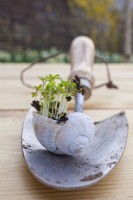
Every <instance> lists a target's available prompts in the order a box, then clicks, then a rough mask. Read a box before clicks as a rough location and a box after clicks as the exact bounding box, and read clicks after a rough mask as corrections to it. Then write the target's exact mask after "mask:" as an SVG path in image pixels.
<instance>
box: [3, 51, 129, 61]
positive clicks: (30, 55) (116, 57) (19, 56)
mask: <svg viewBox="0 0 133 200" xmlns="http://www.w3.org/2000/svg"><path fill="white" fill-rule="evenodd" d="M58 52H59V51H58V50H57V49H56V48H51V49H50V50H41V51H37V50H30V49H29V50H26V51H24V52H21V53H10V52H9V51H0V62H1V63H7V62H9V63H12V62H14V63H32V62H35V61H38V60H39V59H42V58H45V57H48V56H50V55H53V54H56V53H58ZM96 55H98V56H100V57H102V58H103V59H105V60H106V61H107V62H109V63H122V62H125V58H124V56H123V55H121V54H118V53H109V52H101V51H98V50H97V51H96ZM69 62H70V59H69V52H68V53H62V54H61V55H59V56H57V57H54V58H51V59H49V60H47V61H46V63H69ZM95 62H96V63H100V62H101V61H100V60H99V59H97V58H96V59H95ZM131 62H133V56H132V58H131Z"/></svg>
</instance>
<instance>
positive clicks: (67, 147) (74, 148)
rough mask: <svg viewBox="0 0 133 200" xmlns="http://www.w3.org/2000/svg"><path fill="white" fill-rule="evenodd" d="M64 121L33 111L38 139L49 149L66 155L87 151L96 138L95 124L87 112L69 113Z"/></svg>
mask: <svg viewBox="0 0 133 200" xmlns="http://www.w3.org/2000/svg"><path fill="white" fill-rule="evenodd" d="M67 117H68V120H67V121H66V122H64V123H57V121H56V120H53V119H50V118H47V117H44V116H43V115H39V114H37V113H35V112H33V128H34V132H35V135H36V137H37V139H38V141H39V142H40V143H41V144H42V146H44V147H45V148H46V149H47V150H49V151H51V152H54V153H57V154H64V155H76V154H81V153H83V152H85V150H87V149H88V148H89V146H90V144H91V143H92V141H93V138H94V125H93V122H92V120H91V119H90V118H89V117H88V116H87V115H85V114H83V113H79V112H74V113H71V114H69V115H68V116H67Z"/></svg>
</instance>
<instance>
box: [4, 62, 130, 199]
mask: <svg viewBox="0 0 133 200" xmlns="http://www.w3.org/2000/svg"><path fill="white" fill-rule="evenodd" d="M27 65H28V64H0V200H21V199H22V200H24V199H25V200H30V199H32V200H40V199H43V200H53V199H54V200H55V199H58V200H62V199H63V200H67V199H73V200H89V199H97V200H100V199H102V200H104V199H106V200H109V199H110V200H112V199H114V200H115V199H133V65H132V64H110V69H111V75H112V78H113V80H114V82H115V84H117V85H118V86H119V90H114V89H107V88H106V87H103V88H100V89H96V90H93V94H92V97H91V98H90V99H89V100H87V101H86V102H85V104H84V112H85V113H86V114H87V115H89V116H90V117H92V119H93V121H101V120H103V119H105V118H107V117H110V116H112V115H113V114H116V113H119V112H120V111H125V112H126V115H127V118H128V122H129V136H128V141H127V145H126V149H125V152H124V155H123V157H122V159H121V160H120V162H119V163H118V165H117V166H116V167H115V168H114V169H113V171H112V172H111V173H110V174H109V175H108V176H107V177H105V178H104V179H103V180H101V181H100V182H98V183H97V184H96V185H93V186H91V187H88V188H85V189H81V190H75V191H59V190H55V189H51V188H49V187H47V186H44V185H42V184H41V183H39V182H38V181H37V180H36V179H35V178H34V177H33V176H32V174H31V173H30V172H29V170H28V169H27V167H26V164H25V161H24V159H23V156H22V152H21V129H22V124H23V121H24V118H25V115H26V113H27V111H28V109H29V108H30V103H31V101H32V98H31V92H32V90H31V89H29V88H26V87H25V86H23V85H22V84H21V82H20V71H21V70H22V69H24V68H25V67H26V66H27ZM49 73H52V74H56V73H59V74H60V75H61V76H62V77H63V78H64V79H67V77H68V75H69V73H70V67H69V65H68V64H47V65H44V64H38V65H36V66H35V67H34V68H33V69H31V70H29V71H27V72H26V73H25V80H26V82H27V83H29V84H32V85H35V84H36V83H37V82H38V80H37V78H36V77H38V76H42V75H46V74H49ZM94 76H95V78H96V84H98V83H102V82H105V81H106V78H107V77H106V72H105V68H104V65H103V64H95V66H94ZM73 108H74V102H71V103H70V105H69V111H70V112H71V111H72V110H73Z"/></svg>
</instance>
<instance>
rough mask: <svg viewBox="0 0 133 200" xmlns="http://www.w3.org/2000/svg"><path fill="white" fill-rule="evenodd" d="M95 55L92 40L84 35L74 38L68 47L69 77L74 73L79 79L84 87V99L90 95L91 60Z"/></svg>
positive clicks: (71, 77)
mask: <svg viewBox="0 0 133 200" xmlns="http://www.w3.org/2000/svg"><path fill="white" fill-rule="evenodd" d="M94 56H95V47H94V43H93V41H92V40H91V39H90V38H88V37H86V36H79V37H77V38H75V39H74V40H73V41H72V43H71V47H70V62H71V74H70V76H69V79H71V80H72V79H73V78H74V77H75V76H76V75H77V76H78V77H79V78H80V79H81V82H82V84H83V86H84V88H85V96H84V97H85V99H88V98H89V97H90V95H91V90H92V88H93V85H94V77H93V74H92V73H93V62H94Z"/></svg>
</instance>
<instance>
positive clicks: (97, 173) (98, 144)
mask: <svg viewBox="0 0 133 200" xmlns="http://www.w3.org/2000/svg"><path fill="white" fill-rule="evenodd" d="M94 55H95V47H94V43H93V41H92V40H91V39H90V38H88V37H85V36H80V37H77V38H75V39H74V40H73V41H72V44H71V47H70V57H71V74H70V76H69V79H71V80H72V79H73V78H74V77H75V76H76V75H77V76H78V77H79V79H80V80H81V83H82V85H83V86H84V96H83V95H82V94H80V93H77V94H76V103H75V112H83V104H84V100H87V99H89V97H90V96H91V94H92V89H93V88H94V77H93V68H92V67H93V62H94ZM108 87H116V86H114V84H113V83H112V82H111V81H110V84H108ZM32 110H33V109H32V108H31V109H30V110H29V111H28V113H27V115H26V118H25V120H24V124H23V128H22V152H23V156H24V159H25V162H26V164H27V167H28V168H29V170H30V172H31V173H32V174H33V176H34V177H35V178H36V179H37V180H39V181H40V182H41V183H43V184H45V185H47V186H49V187H52V188H56V189H60V190H76V189H81V188H84V187H89V186H91V185H93V184H95V183H97V182H98V181H100V180H101V179H103V178H104V177H105V176H106V175H107V174H108V173H110V172H111V170H112V169H113V168H114V167H115V166H116V164H117V163H118V162H119V160H120V158H121V157H122V155H123V152H124V149H125V145H126V141H127V133H128V123H127V118H126V116H125V113H124V112H121V113H119V114H116V115H114V116H112V117H110V118H108V119H105V120H103V121H100V122H95V123H94V126H95V137H94V141H93V143H92V144H91V146H90V148H89V149H88V150H87V151H86V152H85V153H84V154H80V155H75V156H74V155H58V154H56V153H51V152H49V151H47V150H46V149H45V148H44V147H43V146H42V145H41V144H40V142H39V141H38V140H37V138H36V136H35V134H34V130H33V125H32V118H33V114H32ZM76 128H78V127H76Z"/></svg>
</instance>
